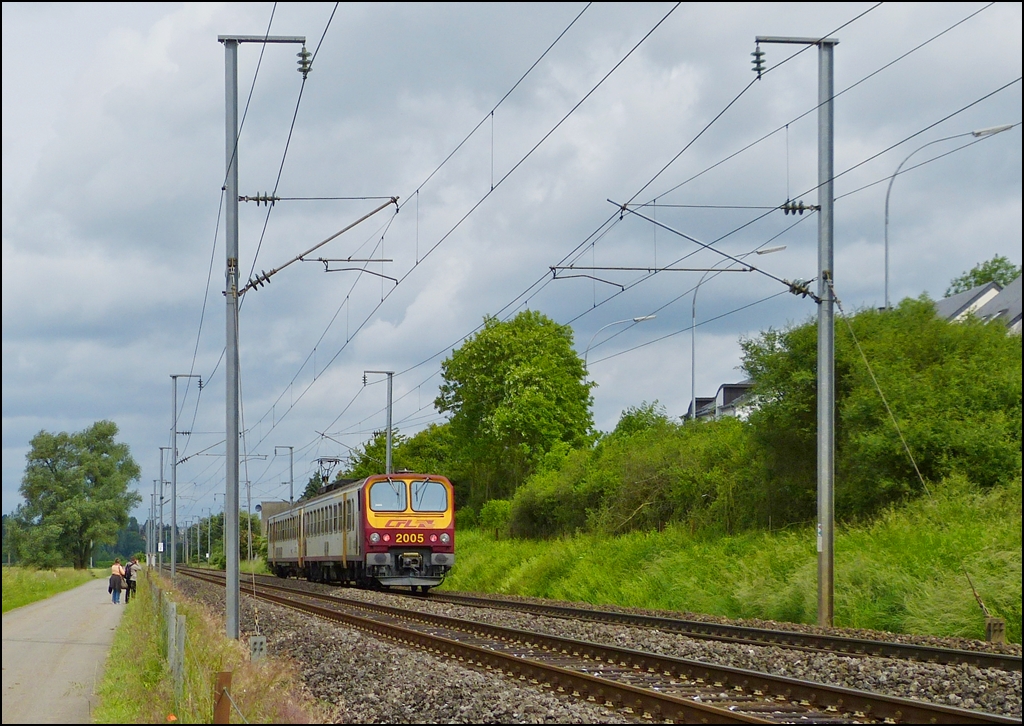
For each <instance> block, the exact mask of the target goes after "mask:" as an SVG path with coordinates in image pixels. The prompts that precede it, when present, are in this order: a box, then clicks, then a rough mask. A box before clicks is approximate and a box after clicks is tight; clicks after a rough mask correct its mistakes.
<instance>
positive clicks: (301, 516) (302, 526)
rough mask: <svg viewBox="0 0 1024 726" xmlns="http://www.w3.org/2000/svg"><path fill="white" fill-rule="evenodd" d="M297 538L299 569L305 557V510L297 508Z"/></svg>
mask: <svg viewBox="0 0 1024 726" xmlns="http://www.w3.org/2000/svg"><path fill="white" fill-rule="evenodd" d="M298 530H299V531H298V538H299V553H298V557H299V569H300V570H301V569H302V568H303V566H304V564H305V563H304V560H305V559H306V512H305V510H303V509H300V510H299V522H298Z"/></svg>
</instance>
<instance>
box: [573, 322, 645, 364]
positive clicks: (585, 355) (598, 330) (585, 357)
mask: <svg viewBox="0 0 1024 726" xmlns="http://www.w3.org/2000/svg"><path fill="white" fill-rule="evenodd" d="M656 317H658V316H657V315H640V316H639V317H635V318H626V319H625V320H616V321H614V322H611V323H608V324H607V325H602V326H601V327H600V328H598V329H597V333H600V332H601V331H602V330H604V329H605V328H610V327H611V326H613V325H621V324H622V323H643V322H646V321H648V320H654V319H655V318H656ZM597 333H594V335H593V337H591V339H590V342H589V343H587V349H586V350H585V351H583V368H584V369H585V370H586V371H587V372H588V373H589V372H590V368H588V367H587V355H588V354H589V353H590V346H592V345H593V344H594V338H596V337H597Z"/></svg>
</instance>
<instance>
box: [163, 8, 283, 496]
mask: <svg viewBox="0 0 1024 726" xmlns="http://www.w3.org/2000/svg"><path fill="white" fill-rule="evenodd" d="M276 12H277V3H276V2H275V3H274V5H273V7H271V9H270V20H268V21H267V32H266V33H264V34H263V43H262V44H261V45H260V55H259V59H258V60H257V61H256V70H255V71H254V72H253V75H252V84H250V86H249V95H248V97H247V98H246V99H245V108H244V109H243V110H242V118H241V120H240V121H239V124H238V133H237V134H236V135H235V143H234V146H233V147H232V149H231V161H234V157H235V155H236V154H237V153H238V142H239V140H240V139H241V137H242V130H243V129H244V128H245V119H246V117H247V116H248V115H249V104H250V103H251V102H252V94H253V92H254V91H255V90H256V79H258V78H259V75H260V68H261V67H262V65H263V53H264V51H266V48H267V38H269V37H270V29H271V27H273V25H274V14H275V13H276ZM230 168H231V163H230V162H229V163H228V169H230ZM227 175H228V171H227V170H225V172H224V181H223V182H221V185H220V189H221V193H220V203H219V204H218V205H217V223H216V225H215V226H214V233H213V248H212V249H211V250H210V267H209V270H208V272H207V275H206V291H205V292H204V293H203V308H202V311H201V312H200V314H199V329H198V330H197V331H196V345H195V348H194V350H193V351H192V364H191V365H190V366H189V371H188V372H189V378H188V382H187V383H186V384H185V396H184V397H183V398H182V407H183V408H184V401H185V400H186V399H187V398H188V390H189V387H190V386H191V384H192V378H191V375H192V374H193V373H195V369H196V360H197V359H198V356H199V341H200V340H201V339H202V335H203V324H204V321H205V320H206V303H207V301H208V300H209V298H210V281H211V279H212V277H213V263H214V259H215V257H216V253H217V236H218V235H219V233H220V216H221V212H222V211H223V209H224V192H225V189H226V185H227V183H228V177H227ZM223 357H224V353H223V351H222V352H221V357H220V358H219V359H218V360H217V364H216V365H215V366H214V367H213V370H212V371H211V372H210V376H209V377H208V378H207V381H209V380H210V378H212V377H213V375H214V374H215V373H216V372H217V369H218V368H219V367H220V361H221V360H222V359H223ZM201 398H202V389H200V392H199V395H198V396H196V405H195V410H194V411H193V413H192V426H191V427H190V428H195V421H196V417H197V416H198V415H199V401H200V399H201ZM175 405H177V404H175ZM189 442H190V439H189V438H186V439H185V446H184V447H183V450H184V449H187V448H188V444H189ZM172 446H173V444H172ZM160 476H161V477H162V476H163V472H161V474H160Z"/></svg>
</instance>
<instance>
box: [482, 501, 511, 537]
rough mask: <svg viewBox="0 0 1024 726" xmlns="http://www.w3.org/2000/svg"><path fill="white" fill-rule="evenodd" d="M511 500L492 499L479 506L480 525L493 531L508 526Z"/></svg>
mask: <svg viewBox="0 0 1024 726" xmlns="http://www.w3.org/2000/svg"><path fill="white" fill-rule="evenodd" d="M511 511H512V502H510V501H509V500H507V499H492V500H491V501H489V502H487V503H486V504H484V506H483V507H481V508H480V526H481V527H483V528H484V529H488V530H491V529H493V530H494V531H495V532H498V531H500V530H504V529H506V528H507V527H508V520H509V514H510V513H511Z"/></svg>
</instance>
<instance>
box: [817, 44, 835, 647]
mask: <svg viewBox="0 0 1024 726" xmlns="http://www.w3.org/2000/svg"><path fill="white" fill-rule="evenodd" d="M834 47H835V41H834V40H831V39H828V40H823V41H822V42H819V43H818V204H819V206H820V208H821V212H820V214H819V215H818V297H819V298H820V302H819V303H818V536H817V548H818V625H820V626H822V627H832V616H833V577H834V567H833V566H834V563H835V552H834V549H833V541H834V528H833V524H834V518H835V496H834V494H835V395H836V391H835V327H834V326H835V321H834V317H833V306H834V296H833V294H832V281H833V279H834V266H833V238H832V233H833V226H834V218H833V215H832V202H833V189H832V185H833V182H832V173H833V149H834V136H833V134H834V123H833V120H834V117H833V78H834V72H833V63H832V56H833V49H834Z"/></svg>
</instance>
